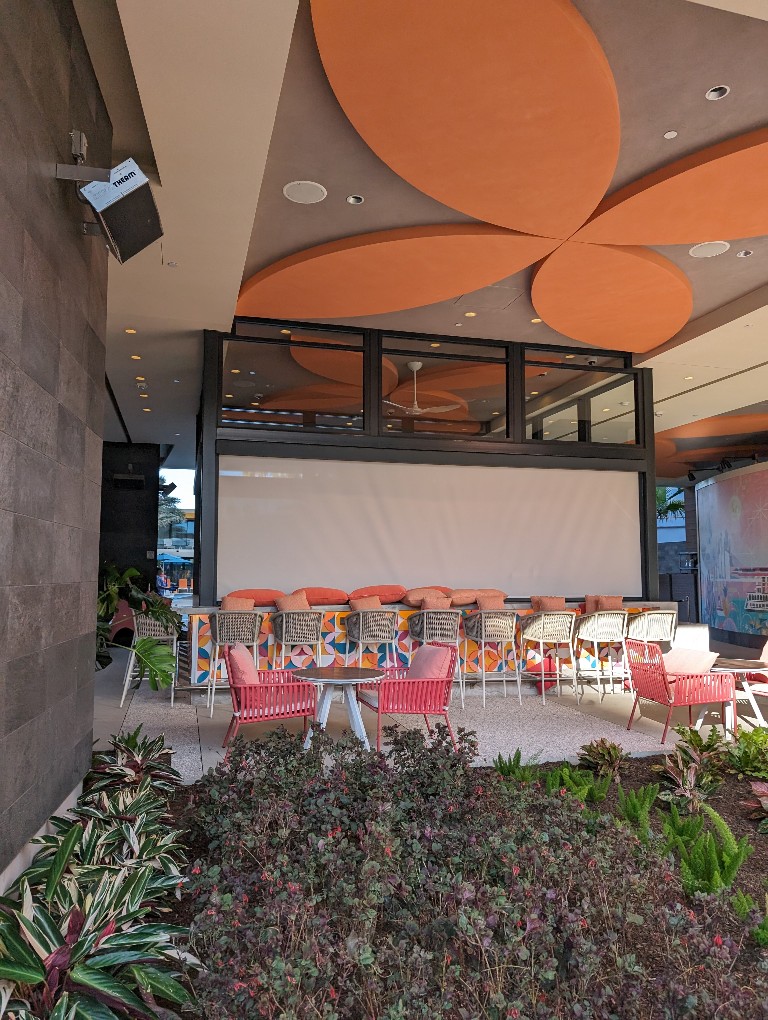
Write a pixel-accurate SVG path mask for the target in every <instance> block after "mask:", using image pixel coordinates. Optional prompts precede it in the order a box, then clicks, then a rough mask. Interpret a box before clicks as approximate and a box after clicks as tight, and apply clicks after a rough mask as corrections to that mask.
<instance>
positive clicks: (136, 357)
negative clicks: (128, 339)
mask: <svg viewBox="0 0 768 1020" xmlns="http://www.w3.org/2000/svg"><path fill="white" fill-rule="evenodd" d="M131 361H141V355H140V354H132V355H131Z"/></svg>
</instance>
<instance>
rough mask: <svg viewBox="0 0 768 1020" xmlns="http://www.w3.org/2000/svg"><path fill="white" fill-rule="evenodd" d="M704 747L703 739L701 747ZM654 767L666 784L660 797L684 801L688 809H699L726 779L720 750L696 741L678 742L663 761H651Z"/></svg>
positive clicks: (653, 769) (652, 767) (654, 770)
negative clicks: (699, 745) (654, 762)
mask: <svg viewBox="0 0 768 1020" xmlns="http://www.w3.org/2000/svg"><path fill="white" fill-rule="evenodd" d="M691 732H693V733H695V732H696V731H695V730H693V731H691ZM697 736H698V734H697ZM705 747H706V745H705V744H704V743H703V742H702V748H705ZM651 769H652V771H653V772H657V773H658V774H659V776H660V777H661V779H662V781H663V782H664V784H665V785H666V787H667V789H665V790H662V792H661V793H660V794H659V796H660V797H661V799H662V800H672V801H678V802H681V803H684V804H685V806H686V807H687V809H688V810H689V811H698V810H699V808H700V806H701V804H702V802H703V801H704V800H705V799H706V798H707V797H708V796H709V795H710V793H712V791H713V790H715V789H717V787H718V786H719V785H720V784H721V783H722V781H723V762H722V758H721V757H720V754H719V751H710V750H705V749H700V748H698V747H696V746H695V745H694V743H693V742H691V743H688V744H682V745H678V746H677V747H676V748H675V750H674V753H673V754H668V755H666V756H665V758H664V762H663V763H662V764H661V765H652V766H651Z"/></svg>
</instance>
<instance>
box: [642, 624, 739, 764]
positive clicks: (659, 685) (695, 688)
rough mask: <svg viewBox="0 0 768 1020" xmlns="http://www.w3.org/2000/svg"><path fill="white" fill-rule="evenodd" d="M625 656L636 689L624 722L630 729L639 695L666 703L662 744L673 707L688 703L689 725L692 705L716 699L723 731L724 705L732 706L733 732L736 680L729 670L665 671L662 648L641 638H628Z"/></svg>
mask: <svg viewBox="0 0 768 1020" xmlns="http://www.w3.org/2000/svg"><path fill="white" fill-rule="evenodd" d="M627 658H628V661H629V671H630V675H631V677H632V687H633V689H634V692H635V703H634V705H633V706H632V714H631V715H630V717H629V722H628V723H627V729H631V727H632V720H633V719H634V717H635V711H636V709H637V706H638V702H639V701H640V698H645V699H646V700H647V701H654V702H656V704H657V705H667V706H668V710H667V719H666V722H665V724H664V733H663V735H662V738H661V742H662V744H664V743H666V740H667V730H668V729H669V722H670V719H671V717H672V709H673V708H677V707H679V706H681V705H687V706H688V724H689V725H692V724H693V717H692V712H691V706H692V705H712V704H717V703H718V702H719V703H720V705H721V709H722V719H723V730H725V704H726V702H728V701H730V703H731V705H732V706H733V730H734V733H735V732H736V727H737V720H736V683H735V680H734V678H733V674H732V673H669V674H668V673H667V669H666V666H665V665H664V659H663V657H662V654H661V648H659V646H658V645H652V644H646V643H645V642H643V641H633V640H631V639H629V640H627Z"/></svg>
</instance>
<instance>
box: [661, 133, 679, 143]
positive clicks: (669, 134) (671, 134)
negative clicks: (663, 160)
mask: <svg viewBox="0 0 768 1020" xmlns="http://www.w3.org/2000/svg"><path fill="white" fill-rule="evenodd" d="M664 137H665V138H666V139H667V141H668V142H671V141H672V139H673V138H677V131H665V132H664Z"/></svg>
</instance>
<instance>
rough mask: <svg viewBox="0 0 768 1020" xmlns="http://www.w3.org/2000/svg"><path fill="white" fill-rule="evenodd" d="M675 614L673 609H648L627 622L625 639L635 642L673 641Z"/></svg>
mask: <svg viewBox="0 0 768 1020" xmlns="http://www.w3.org/2000/svg"><path fill="white" fill-rule="evenodd" d="M676 633H677V613H676V612H675V611H674V609H649V610H647V611H646V612H643V613H633V614H632V616H630V617H629V619H628V620H627V637H630V638H633V639H635V640H637V641H657V642H658V641H674V639H675V634H676Z"/></svg>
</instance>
